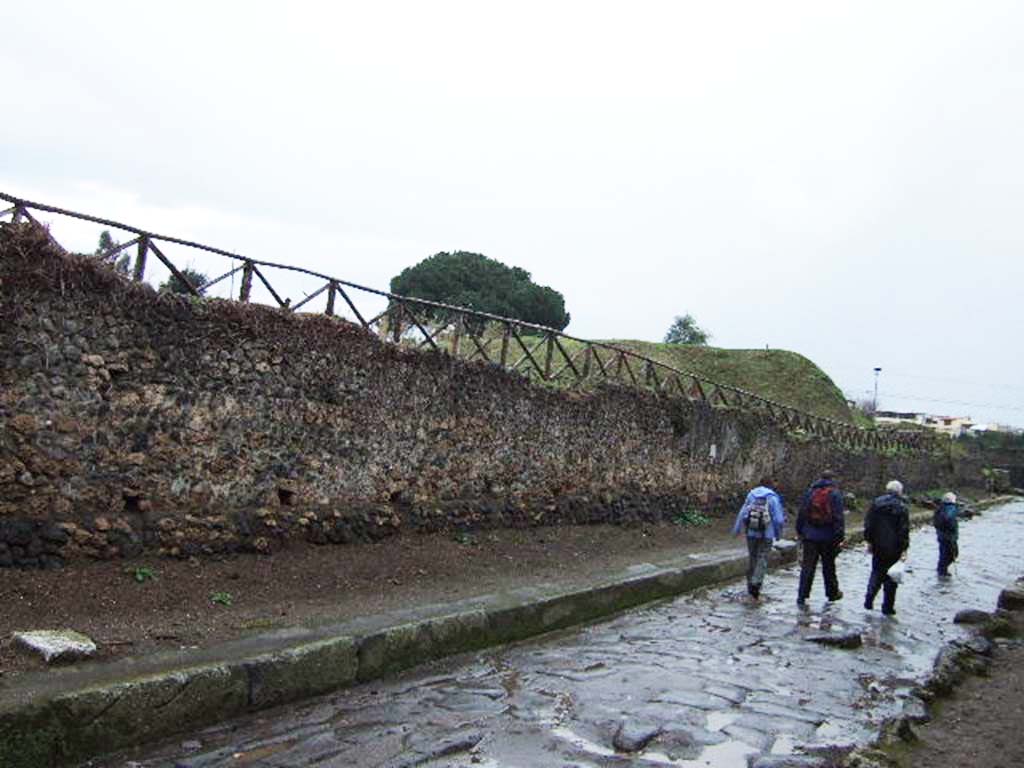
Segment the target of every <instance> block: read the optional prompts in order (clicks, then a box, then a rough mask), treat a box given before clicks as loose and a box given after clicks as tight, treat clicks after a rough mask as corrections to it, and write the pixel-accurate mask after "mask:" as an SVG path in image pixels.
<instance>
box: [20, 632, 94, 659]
mask: <svg viewBox="0 0 1024 768" xmlns="http://www.w3.org/2000/svg"><path fill="white" fill-rule="evenodd" d="M14 642H15V643H16V644H17V645H20V646H21V647H23V648H25V649H26V650H29V651H31V652H33V653H37V654H39V655H40V656H42V657H43V660H44V661H45V662H46V663H47V664H54V663H59V662H65V661H76V660H78V659H87V658H89V657H90V656H92V655H93V654H94V653H96V643H94V642H93V641H92V640H91V639H90V638H88V637H86V636H85V635H83V634H82V633H80V632H75V631H74V630H71V629H60V630H54V629H40V630H33V631H31V632H15V633H14Z"/></svg>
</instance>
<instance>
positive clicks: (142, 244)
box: [132, 235, 149, 283]
mask: <svg viewBox="0 0 1024 768" xmlns="http://www.w3.org/2000/svg"><path fill="white" fill-rule="evenodd" d="M147 253H149V235H141V236H140V237H139V249H138V253H137V254H136V256H135V269H134V270H132V280H134V281H135V282H136V283H141V282H142V278H143V276H145V274H146V254H147Z"/></svg>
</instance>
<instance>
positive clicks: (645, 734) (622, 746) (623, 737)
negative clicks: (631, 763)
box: [612, 720, 661, 752]
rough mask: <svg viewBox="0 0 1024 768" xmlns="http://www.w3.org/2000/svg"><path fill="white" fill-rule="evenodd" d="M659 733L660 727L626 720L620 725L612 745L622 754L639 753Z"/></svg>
mask: <svg viewBox="0 0 1024 768" xmlns="http://www.w3.org/2000/svg"><path fill="white" fill-rule="evenodd" d="M659 733H661V728H660V727H659V726H656V725H652V724H651V723H642V722H634V721H629V720H626V721H623V722H622V723H619V728H618V730H617V731H615V736H614V737H612V745H613V746H614V747H615V748H616V749H617V750H619V751H620V752H639V751H640V750H642V749H643V748H644V747H646V746H647V745H648V744H649V743H650V742H651V740H652V739H654V737H656V736H657V735H658V734H659Z"/></svg>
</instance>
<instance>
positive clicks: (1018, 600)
mask: <svg viewBox="0 0 1024 768" xmlns="http://www.w3.org/2000/svg"><path fill="white" fill-rule="evenodd" d="M999 607H1000V608H1003V609H1004V610H1007V611H1020V610H1024V589H1021V588H1018V587H1007V588H1006V589H1004V590H1003V591H1002V592H1000V593H999Z"/></svg>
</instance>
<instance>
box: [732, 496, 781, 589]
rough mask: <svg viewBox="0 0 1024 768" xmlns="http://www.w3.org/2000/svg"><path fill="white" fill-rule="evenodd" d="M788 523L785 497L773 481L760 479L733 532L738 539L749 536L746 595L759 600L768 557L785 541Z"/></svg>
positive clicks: (737, 517)
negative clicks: (743, 534) (779, 543)
mask: <svg viewBox="0 0 1024 768" xmlns="http://www.w3.org/2000/svg"><path fill="white" fill-rule="evenodd" d="M785 523H786V513H785V510H784V508H783V505H782V497H781V496H780V495H779V493H778V491H776V490H775V483H774V482H772V480H771V478H767V477H764V478H761V481H760V483H759V484H758V486H757V487H756V488H754V489H753V490H751V491H750V493H748V494H747V499H746V501H744V502H743V506H742V507H740V511H739V514H737V515H736V524H735V525H734V526H733V527H732V532H733V533H734V534H735V535H737V536H739V535H740V534H741V533H745V534H746V535H747V553H748V554H749V556H750V559H749V561H748V563H747V592H749V593H750V596H751V597H752V598H754V599H755V600H757V599H758V598H759V597H760V596H761V584H762V583H764V574H765V571H767V570H768V554H769V553H770V552H771V551H772V544H773V543H774V542H775V540H776V539H780V538H782V527H783V525H785Z"/></svg>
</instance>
